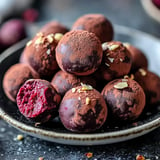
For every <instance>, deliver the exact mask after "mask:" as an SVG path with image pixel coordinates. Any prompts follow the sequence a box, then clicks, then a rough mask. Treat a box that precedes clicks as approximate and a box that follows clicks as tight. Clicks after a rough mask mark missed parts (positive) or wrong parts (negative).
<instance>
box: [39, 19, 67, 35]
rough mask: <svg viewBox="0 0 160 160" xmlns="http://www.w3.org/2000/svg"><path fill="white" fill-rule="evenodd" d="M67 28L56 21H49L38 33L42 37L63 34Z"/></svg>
mask: <svg viewBox="0 0 160 160" xmlns="http://www.w3.org/2000/svg"><path fill="white" fill-rule="evenodd" d="M68 31H69V30H68V28H67V27H66V26H64V25H63V24H61V23H59V22H57V21H51V22H49V23H47V24H45V25H44V26H43V27H42V28H41V29H40V31H39V32H41V33H43V34H44V35H48V34H56V33H62V34H65V33H66V32H68Z"/></svg>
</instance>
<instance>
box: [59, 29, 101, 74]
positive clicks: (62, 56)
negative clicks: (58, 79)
mask: <svg viewBox="0 0 160 160" xmlns="http://www.w3.org/2000/svg"><path fill="white" fill-rule="evenodd" d="M102 55H103V53H102V47H101V43H100V41H99V39H98V38H97V37H96V36H95V34H94V33H89V32H87V31H78V30H77V31H70V32H68V33H66V34H65V35H64V36H63V37H62V39H61V40H60V41H59V43H58V45H57V48H56V59H57V62H58V64H59V67H60V68H61V69H62V70H63V71H65V72H68V73H72V74H75V75H78V76H84V75H89V74H91V73H93V72H94V71H96V70H97V68H98V67H99V65H100V64H101V61H102Z"/></svg>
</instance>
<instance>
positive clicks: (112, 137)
mask: <svg viewBox="0 0 160 160" xmlns="http://www.w3.org/2000/svg"><path fill="white" fill-rule="evenodd" d="M114 28H115V40H119V41H123V42H129V43H131V44H133V45H135V46H137V47H139V48H140V49H141V50H143V51H144V52H145V53H146V56H147V58H148V60H149V69H150V70H151V71H154V72H155V73H157V74H159V73H160V63H159V62H160V60H159V59H160V40H159V39H157V38H155V37H153V36H150V35H148V34H146V33H143V32H140V31H137V30H134V29H130V28H127V27H123V26H117V25H115V26H114ZM26 42H27V40H23V41H22V42H20V43H18V44H16V45H15V46H13V47H11V48H10V49H8V50H6V51H5V52H4V53H3V54H2V55H1V56H0V116H1V118H3V119H4V120H5V121H6V122H8V123H10V124H11V125H12V126H14V127H16V128H18V129H20V130H21V131H23V132H26V133H27V134H30V135H33V136H36V137H39V138H42V139H45V140H49V141H53V142H57V143H64V144H72V145H99V144H108V143H115V142H120V141H125V140H128V139H132V138H135V137H138V136H141V135H144V134H146V133H148V132H150V131H152V130H154V129H155V128H157V127H159V126H160V107H159V106H157V107H155V109H154V111H151V112H147V113H145V114H143V115H142V116H141V117H140V118H139V119H138V120H137V121H136V122H134V123H130V124H127V125H122V126H113V127H112V126H110V127H108V126H106V125H104V126H103V127H102V128H101V129H100V130H98V131H97V132H95V133H89V134H77V133H71V132H69V131H67V130H66V129H65V128H64V127H63V126H62V124H61V123H60V121H59V120H58V118H57V119H55V120H53V121H52V122H50V123H47V124H45V125H42V126H39V127H35V124H34V123H33V122H31V121H28V120H27V119H26V118H25V117H23V116H22V115H21V114H20V113H19V111H18V108H17V105H16V104H15V103H12V102H11V101H10V100H8V99H7V97H6V96H5V94H4V91H3V87H2V80H3V76H4V74H5V72H6V70H7V69H8V68H9V67H10V66H11V65H13V64H15V63H17V62H18V60H19V56H20V54H21V52H22V51H23V48H24V46H25V44H26Z"/></svg>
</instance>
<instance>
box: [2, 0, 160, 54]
mask: <svg viewBox="0 0 160 160" xmlns="http://www.w3.org/2000/svg"><path fill="white" fill-rule="evenodd" d="M159 7H160V0H134V1H133V0H117V1H113V0H101V1H97V0H87V1H86V0H80V1H76V0H67V1H66V0H45V1H44V0H38V1H37V0H1V1H0V51H1V52H2V51H3V50H4V49H6V48H8V47H9V46H11V45H13V44H14V43H16V42H17V41H19V39H18V40H17V41H14V42H12V43H9V44H7V45H6V44H3V37H8V36H10V35H12V33H13V32H14V30H16V29H17V28H16V27H17V26H16V25H14V24H13V23H14V22H13V23H12V22H11V23H9V24H8V26H9V27H4V24H5V23H7V22H8V21H11V20H13V19H18V20H22V21H23V22H25V23H24V24H25V31H26V32H27V33H26V34H24V35H23V36H22V37H21V39H23V38H24V37H28V36H33V35H31V34H33V32H35V31H34V29H35V26H39V25H40V24H44V23H46V22H48V21H51V20H58V21H60V22H61V23H63V24H65V25H69V26H70V25H71V24H72V23H73V22H74V21H75V20H76V19H77V18H78V17H79V16H81V15H83V14H86V13H102V14H104V15H105V16H106V17H107V18H108V19H109V20H110V21H111V22H112V23H113V24H120V25H124V26H128V27H131V28H135V29H138V30H141V31H144V32H147V33H150V34H152V35H154V36H156V37H160V32H159V27H160V24H159V22H160V20H159V19H160V18H159V17H160V11H159ZM12 24H13V26H12ZM2 28H3V30H2ZM5 28H7V29H5ZM18 28H19V27H18ZM1 30H2V31H1ZM6 30H7V31H6ZM25 31H23V32H25ZM6 32H7V33H6ZM4 33H5V34H4ZM3 34H4V35H3ZM1 39H2V40H1ZM5 41H9V40H8V39H6V38H5ZM5 43H6V42H5Z"/></svg>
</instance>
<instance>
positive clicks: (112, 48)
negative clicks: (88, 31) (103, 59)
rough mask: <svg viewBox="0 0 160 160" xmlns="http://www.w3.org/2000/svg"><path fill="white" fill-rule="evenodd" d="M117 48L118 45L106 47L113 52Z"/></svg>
mask: <svg viewBox="0 0 160 160" xmlns="http://www.w3.org/2000/svg"><path fill="white" fill-rule="evenodd" d="M118 47H119V45H118V44H112V45H111V46H108V48H109V50H111V51H113V50H115V49H117V48H118Z"/></svg>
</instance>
